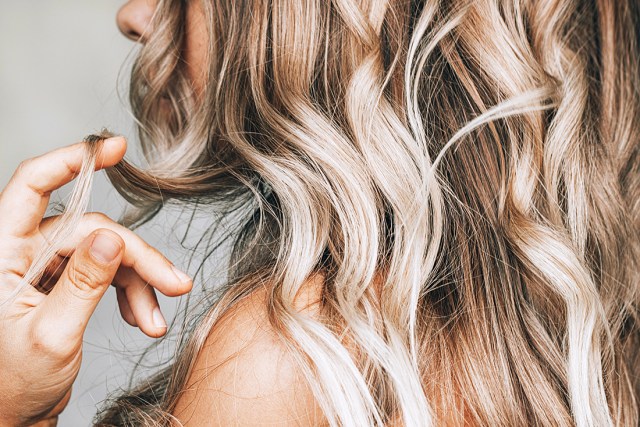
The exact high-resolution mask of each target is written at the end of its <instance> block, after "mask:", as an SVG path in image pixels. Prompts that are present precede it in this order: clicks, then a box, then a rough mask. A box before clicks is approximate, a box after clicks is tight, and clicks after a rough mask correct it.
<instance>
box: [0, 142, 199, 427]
mask: <svg viewBox="0 0 640 427" xmlns="http://www.w3.org/2000/svg"><path fill="white" fill-rule="evenodd" d="M125 151H126V141H125V140H124V138H121V137H116V138H112V139H110V140H107V141H105V142H104V144H103V146H102V149H101V154H100V156H99V158H98V165H99V167H98V168H103V167H108V166H112V165H114V164H116V163H117V162H118V161H120V160H121V159H122V157H123V156H124V153H125ZM83 153H84V146H83V144H80V143H79V144H74V145H70V146H67V147H64V148H60V149H57V150H55V151H52V152H50V153H47V154H45V155H42V156H40V157H37V158H34V159H30V160H27V161H25V162H23V163H22V164H21V165H20V167H19V168H18V169H17V170H16V172H15V173H14V175H13V177H12V178H11V180H10V181H9V183H8V184H7V186H6V188H4V189H3V190H2V193H0V316H1V321H0V366H1V367H2V381H0V403H1V404H0V426H23V425H30V424H33V423H35V422H39V424H38V425H55V423H56V419H57V417H58V415H59V414H60V413H61V412H62V411H63V410H64V408H65V406H66V404H67V402H68V400H69V397H70V395H71V386H72V384H73V382H74V380H75V378H76V376H77V374H78V371H79V369H80V362H81V358H82V337H83V334H84V331H85V328H86V326H87V323H88V321H89V318H90V317H91V314H92V313H93V311H94V310H95V308H96V306H97V304H98V302H99V301H100V299H101V297H102V296H103V295H104V293H105V291H106V290H107V288H108V287H109V285H110V284H112V283H113V284H114V285H115V286H116V288H117V292H118V295H119V298H118V300H119V305H120V311H121V313H122V315H123V317H124V318H125V320H126V321H127V322H128V323H131V324H134V325H138V326H139V327H140V329H141V330H142V331H143V332H144V333H145V334H147V335H149V336H151V337H160V336H162V335H164V334H165V333H166V329H167V327H166V323H165V321H164V319H163V317H162V315H161V314H160V311H159V307H158V302H157V299H156V295H155V291H154V289H153V288H156V289H158V290H159V291H161V292H162V293H164V294H167V295H171V296H175V295H181V294H184V293H186V292H188V291H189V290H190V289H191V287H192V282H191V280H190V279H189V278H188V277H187V276H186V275H184V273H180V272H178V271H177V270H175V269H174V267H173V266H172V264H171V262H170V261H169V260H167V259H166V258H165V257H164V256H163V255H162V254H160V253H159V252H158V251H157V250H155V249H153V248H152V247H151V246H149V245H148V244H147V243H145V242H144V241H143V240H142V239H141V238H140V237H138V236H136V235H135V234H134V233H133V232H131V231H129V230H127V229H126V228H124V227H122V226H120V225H118V224H117V223H116V222H114V221H112V220H111V219H109V218H107V217H106V216H104V215H102V214H87V215H85V217H84V218H83V219H82V221H81V224H80V226H79V227H78V229H77V231H76V232H75V234H74V235H73V236H72V237H71V238H70V239H69V240H68V241H67V242H64V246H63V248H62V250H61V251H60V252H59V259H60V260H62V263H61V266H63V267H64V269H63V270H62V273H61V274H59V275H57V274H53V275H52V276H53V277H48V278H46V280H47V282H49V283H50V285H47V287H48V288H49V289H50V292H49V293H48V294H47V293H43V292H40V291H39V290H38V289H36V287H35V286H34V287H31V286H29V287H27V288H26V289H25V290H24V291H23V292H21V293H20V294H19V296H18V297H17V298H11V294H12V291H13V290H14V289H16V287H17V286H18V285H19V283H20V279H21V278H22V276H23V275H24V274H25V273H26V271H27V269H28V268H29V265H30V264H31V262H32V260H33V259H34V257H35V255H36V254H37V252H38V251H39V250H40V248H41V247H42V246H43V245H44V244H45V242H46V239H47V236H48V235H49V233H50V232H51V230H52V226H53V224H54V223H55V221H56V218H55V217H49V218H43V215H44V214H45V210H46V208H47V204H48V201H49V196H50V194H51V192H52V191H54V190H56V189H58V188H60V187H61V186H62V185H64V184H66V183H68V182H70V181H71V180H72V179H73V178H74V177H75V175H76V174H77V173H78V171H79V169H80V166H81V164H82V159H83ZM147 284H150V285H151V286H149V285H147ZM36 285H38V284H36ZM25 367H28V368H27V369H25Z"/></svg>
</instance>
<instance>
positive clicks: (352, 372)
mask: <svg viewBox="0 0 640 427" xmlns="http://www.w3.org/2000/svg"><path fill="white" fill-rule="evenodd" d="M118 21H119V25H120V28H121V29H122V31H123V32H124V33H125V34H126V35H128V36H129V37H130V38H132V39H134V40H139V41H141V42H142V43H143V45H144V47H143V49H142V51H141V53H140V56H139V58H138V60H137V62H136V65H135V67H134V70H133V79H132V85H131V101H132V105H133V108H134V111H135V113H136V117H137V118H138V120H139V121H140V136H141V140H142V142H143V146H144V147H145V152H146V153H147V156H148V158H149V160H150V162H151V164H152V165H153V167H152V168H151V170H152V171H153V173H151V172H145V171H140V170H138V169H135V168H133V167H131V166H129V165H128V166H126V167H124V166H122V165H123V164H122V163H118V162H119V161H120V160H121V158H122V156H123V153H124V150H125V146H124V141H123V140H122V139H121V138H112V139H109V140H107V141H105V142H104V143H103V145H102V149H101V151H100V154H99V155H98V154H97V152H95V153H94V154H96V155H98V157H97V159H98V161H97V164H98V165H101V166H103V167H106V168H109V174H110V177H111V179H112V181H113V183H114V185H115V186H116V187H117V188H118V189H119V190H120V191H121V193H122V194H124V195H125V196H126V197H128V198H129V199H130V200H131V201H132V202H134V203H135V204H136V205H137V206H138V207H139V208H140V211H139V212H138V215H137V217H136V218H133V219H134V220H138V223H139V222H140V221H145V220H149V219H150V218H151V217H152V216H153V214H154V213H155V212H157V210H158V209H159V207H160V206H161V203H162V201H163V200H167V199H176V200H181V201H185V202H187V201H191V202H193V201H195V202H198V203H203V202H212V203H214V202H215V203H217V204H219V206H224V207H226V208H227V209H229V210H231V209H233V210H235V212H236V213H238V212H239V213H238V215H243V214H244V217H242V218H243V221H242V226H240V227H239V228H238V230H235V231H233V233H232V234H230V235H231V236H233V238H234V239H235V245H234V248H233V253H232V258H231V264H230V267H229V283H228V285H226V286H224V287H223V288H222V289H220V290H217V291H216V292H215V293H213V291H212V294H213V295H215V303H214V304H212V305H211V306H210V307H206V310H205V311H204V313H203V316H201V317H199V318H197V321H196V322H195V326H194V328H193V330H191V331H190V334H189V339H188V340H186V341H185V343H184V345H182V346H181V348H180V349H179V351H178V353H177V355H176V357H175V360H174V361H173V363H172V364H171V366H169V367H168V368H166V369H165V370H163V371H161V372H160V373H159V374H158V375H156V376H155V377H153V378H151V379H149V380H147V381H144V382H143V383H141V384H140V385H139V386H138V387H136V388H134V389H132V390H130V391H128V392H126V393H124V394H122V395H120V396H115V397H114V398H113V400H112V401H111V402H109V404H108V405H106V407H105V408H104V409H103V410H102V411H101V412H100V413H99V415H98V417H97V421H96V422H97V424H98V425H118V426H120V425H127V426H129V425H180V424H181V425H187V426H200V425H220V426H228V425H332V426H338V425H341V426H369V425H376V426H392V425H393V426H399V425H403V426H425V425H491V426H499V425H504V426H516V425H518V426H519V425H554V426H556V425H562V426H571V425H578V426H607V425H623V426H637V425H638V420H639V418H638V402H639V401H638V397H639V393H640V363H639V360H638V353H639V350H640V339H639V338H640V335H639V334H640V332H639V323H638V321H639V318H638V315H639V313H638V309H639V306H640V301H639V292H638V278H639V269H638V246H639V244H638V243H639V242H638V232H639V225H640V222H639V219H640V203H639V201H640V198H639V197H638V196H639V191H640V186H639V177H640V173H639V171H640V164H639V163H640V157H639V155H638V151H639V150H638V147H639V146H638V140H639V138H640V92H638V90H637V88H638V84H639V83H640V67H639V65H638V58H639V57H638V54H639V51H640V49H639V46H638V45H639V40H640V6H639V5H638V3H637V2H636V1H634V0H619V1H615V2H613V1H609V0H598V1H596V0H537V1H534V0H514V1H507V0H505V1H498V0H474V1H456V2H447V1H438V0H423V1H410V0H406V1H395V2H387V1H384V0H381V1H354V0H333V1H326V0H304V1H298V2H293V1H285V0H243V1H223V0H213V1H199V0H191V1H188V2H180V1H170V0H166V1H163V0H161V1H159V2H158V3H155V2H153V1H148V0H131V1H129V2H128V3H127V4H126V5H125V6H124V7H123V8H122V9H121V11H120V13H119V15H118ZM82 152H83V150H82V146H71V147H70V148H65V149H62V150H59V151H56V152H53V153H50V154H48V155H45V156H44V157H42V158H39V159H36V160H33V161H30V162H27V163H26V164H25V165H24V166H23V167H22V168H20V169H19V170H18V171H17V173H16V175H15V176H14V178H13V179H12V181H11V183H10V184H9V185H8V186H7V188H6V189H5V190H4V192H3V193H2V198H1V199H0V206H1V210H2V213H3V214H2V215H0V218H2V220H1V221H2V222H1V225H2V227H1V229H2V233H3V234H2V236H3V237H2V245H0V246H1V247H2V251H4V252H6V253H5V254H3V256H2V257H0V258H1V259H2V260H3V261H2V262H3V271H6V272H8V273H6V274H5V276H7V278H6V279H5V280H4V281H5V282H6V283H7V284H8V285H5V287H6V288H7V289H10V288H11V284H12V283H17V282H19V281H20V279H21V278H22V276H24V272H25V271H26V270H27V269H28V268H29V262H30V260H31V259H32V257H33V256H34V255H33V254H34V251H35V249H34V248H37V246H35V245H36V243H34V242H41V241H42V239H43V238H44V237H43V236H47V235H48V231H47V230H48V229H49V228H50V227H51V223H52V222H54V223H55V219H45V220H44V221H43V222H40V218H41V216H42V214H43V210H44V207H45V206H46V202H47V195H48V194H49V192H50V191H51V190H52V189H54V188H57V187H58V186H60V185H61V184H62V183H64V182H66V181H68V180H70V179H71V178H72V177H73V176H74V174H75V173H76V172H77V171H78V170H79V168H80V165H81V164H82V163H83V157H82ZM84 164H85V167H86V165H87V164H93V163H92V162H87V161H86V160H85V161H84ZM114 165H116V166H115V167H113V168H111V167H112V166H114ZM118 165H120V166H118ZM80 175H81V177H86V176H87V175H88V174H87V173H81V174H80ZM156 187H157V188H159V189H160V190H162V191H161V193H162V194H159V193H158V192H156V191H153V190H151V189H153V188H156ZM23 206H31V207H32V209H31V211H30V212H29V216H28V218H27V217H26V216H25V215H24V212H23V210H24V209H23V208H22V207H23ZM16 211H20V215H16V214H15V212H16ZM247 212H248V213H247ZM12 215H14V216H12ZM25 218H27V219H25ZM97 228H99V230H98V231H93V234H91V231H92V230H95V229H97ZM87 235H89V237H88V238H86V239H84V240H83V238H84V237H85V236H87ZM94 236H97V237H95V240H92V239H93V238H94ZM103 237H104V238H107V239H108V240H104V242H105V243H104V246H103V243H102V242H103ZM38 239H40V240H38ZM92 241H93V244H94V245H98V246H97V249H95V250H94V253H95V254H96V256H95V257H92V256H91V253H92V250H91V249H90V247H91V242H92ZM78 242H80V243H78ZM96 242H97V243H96ZM107 242H108V244H107ZM61 246H63V247H62V248H61V249H60V251H59V253H60V256H61V257H63V258H64V259H65V260H66V269H65V272H64V273H63V274H62V276H61V277H60V278H59V279H58V281H57V282H56V284H55V286H53V289H52V290H51V292H50V293H49V294H48V295H45V293H43V292H38V291H35V290H30V291H29V292H28V293H26V294H24V295H26V296H25V297H24V298H25V299H23V300H22V301H20V304H21V305H20V306H19V307H20V310H18V309H17V308H16V307H17V306H16V304H17V303H16V302H12V303H11V304H12V305H8V306H9V307H11V309H12V310H14V311H12V312H10V313H12V315H11V316H9V317H6V318H5V320H3V326H1V327H2V328H3V329H4V331H11V339H9V338H6V337H8V336H9V335H8V333H3V334H1V335H0V342H1V343H2V344H1V348H2V351H0V354H1V355H2V356H0V363H1V364H2V366H3V372H8V373H9V374H8V375H7V377H8V378H9V380H8V382H7V381H4V382H3V384H1V385H0V396H2V399H3V403H4V404H3V405H2V407H1V408H0V415H2V417H3V418H2V419H3V420H6V421H5V424H7V425H17V424H25V423H28V422H35V421H38V420H46V419H55V416H56V415H57V414H59V413H60V411H61V410H62V408H64V405H65V402H66V399H68V393H69V391H70V387H71V383H72V382H73V378H74V377H75V374H76V373H77V369H78V368H77V367H78V364H79V358H80V348H81V336H82V331H83V329H84V325H85V324H86V319H87V318H88V317H89V316H90V313H91V311H92V309H93V307H94V306H95V303H96V302H97V300H98V299H99V297H100V295H101V294H102V292H104V288H105V287H106V286H107V284H108V283H110V282H111V281H113V282H114V283H115V284H116V286H117V288H118V294H119V295H120V296H121V297H120V298H119V302H120V309H121V311H122V314H123V316H124V318H125V319H126V320H127V321H128V322H129V323H131V324H133V325H139V326H140V328H141V329H142V330H143V331H145V332H146V333H147V334H149V335H152V336H159V335H162V334H163V333H164V331H165V325H164V322H163V321H162V319H161V317H159V316H158V313H157V312H156V311H155V307H156V305H155V299H154V298H155V297H154V294H153V292H152V291H151V290H150V288H148V287H145V286H144V283H146V282H150V283H151V284H152V285H153V286H154V287H155V288H156V289H158V290H160V291H161V292H164V293H167V294H171V295H179V294H182V293H185V292H187V291H188V289H189V288H190V286H191V282H190V280H188V278H187V279H185V280H182V279H184V278H183V277H182V274H180V273H177V274H174V273H173V272H172V269H171V267H170V265H169V264H168V263H167V262H166V261H165V260H164V259H163V258H162V256H161V255H159V254H158V253H156V252H155V251H154V250H152V249H150V248H148V247H146V246H145V245H144V244H143V242H141V241H140V240H138V238H137V237H135V235H133V234H132V233H131V232H129V231H128V230H126V229H124V228H122V227H120V226H117V225H115V224H114V223H112V222H110V220H108V219H106V218H103V217H96V216H95V215H93V216H89V217H88V219H84V220H82V221H80V227H79V231H76V232H75V234H74V237H73V238H70V239H69V242H66V243H65V245H61ZM114 277H115V279H114ZM49 282H51V281H49ZM3 285H4V283H3ZM34 289H35V288H34ZM47 289H49V288H48V287H46V286H45V291H46V290H47ZM131 289H138V290H139V292H133V291H131ZM142 289H144V291H142ZM16 313H17V314H16ZM62 313H64V315H62ZM154 320H155V321H156V322H155V323H154ZM52 328H54V329H52ZM52 330H55V331H56V333H52ZM4 331H3V332H4ZM16 343H17V344H16ZM43 354H44V355H46V357H42V355H43ZM25 361H26V362H28V366H30V367H33V368H32V369H30V370H29V371H28V372H24V369H23V368H24V366H25ZM60 368H62V369H60ZM65 396H66V397H65ZM24 402H29V403H28V404H24Z"/></svg>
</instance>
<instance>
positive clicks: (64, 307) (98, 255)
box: [40, 229, 124, 337]
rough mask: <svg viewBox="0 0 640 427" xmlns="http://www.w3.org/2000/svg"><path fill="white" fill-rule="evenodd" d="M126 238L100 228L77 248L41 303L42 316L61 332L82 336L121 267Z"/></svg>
mask: <svg viewBox="0 0 640 427" xmlns="http://www.w3.org/2000/svg"><path fill="white" fill-rule="evenodd" d="M123 249H124V241H123V240H122V238H121V237H120V236H119V235H118V234H117V233H115V232H113V231H111V230H107V229H98V230H96V231H94V232H93V233H91V234H90V235H89V236H88V237H87V238H85V239H84V240H83V241H82V242H81V243H80V245H78V247H77V248H76V250H75V252H74V253H73V255H72V256H71V259H70V260H69V263H68V264H67V267H66V268H65V270H64V272H63V273H62V276H61V277H60V280H58V283H56V285H55V286H54V287H53V289H52V290H51V293H50V294H49V295H48V296H47V298H45V300H44V302H43V304H42V305H41V306H40V309H41V310H42V312H41V313H40V315H41V316H42V318H44V319H47V321H48V323H49V325H55V328H56V329H58V332H61V333H63V334H65V335H67V334H69V335H71V336H75V337H81V336H82V334H83V333H84V330H85V328H86V326H87V323H88V322H89V318H90V317H91V315H92V314H93V312H94V310H95V308H96V306H97V305H98V302H99V301H100V299H101V298H102V296H103V295H104V292H105V291H106V290H107V288H108V287H109V285H110V284H111V281H112V280H113V277H114V276H115V274H116V271H117V270H118V267H119V266H120V261H121V260H122V254H123V252H124V251H123Z"/></svg>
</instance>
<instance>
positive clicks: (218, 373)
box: [173, 279, 323, 426]
mask: <svg viewBox="0 0 640 427" xmlns="http://www.w3.org/2000/svg"><path fill="white" fill-rule="evenodd" d="M319 288H321V284H320V282H318V280H317V279H314V280H313V281H310V282H309V284H308V285H306V286H305V289H304V290H303V291H302V292H301V295H299V298H298V299H297V301H296V302H297V308H298V309H299V310H314V306H315V305H316V302H317V301H318V299H317V298H318V296H319V294H320V292H319ZM266 292H267V291H266V290H264V289H263V290H259V291H256V292H254V293H253V294H251V295H249V296H248V297H246V298H245V299H243V300H242V301H241V302H239V303H238V304H236V305H235V306H234V307H233V308H232V309H231V310H229V311H228V312H227V313H225V315H224V316H223V317H222V318H221V319H220V320H219V321H218V322H217V323H216V325H215V326H214V327H213V329H212V330H211V332H210V334H209V336H208V338H207V340H206V344H205V346H204V348H203V350H202V351H201V352H200V354H199V355H198V356H197V359H196V363H195V368H194V370H193V372H192V374H191V377H190V378H189V380H188V382H187V387H186V390H185V391H184V393H183V395H182V396H181V397H180V400H179V401H178V404H177V406H176V408H175V410H174V411H173V412H174V415H175V416H176V417H177V418H178V419H179V420H180V422H182V424H183V425H184V426H204V425H206V426H264V425H270V426H307V425H319V424H323V416H322V411H321V410H320V408H319V407H318V405H317V403H316V401H315V399H314V397H313V393H312V392H311V390H310V387H309V385H308V384H307V382H306V380H305V379H304V377H303V375H302V373H301V371H300V369H299V368H298V367H297V364H296V362H295V360H294V358H293V356H292V355H291V354H290V351H289V350H288V349H287V348H286V347H285V345H284V344H283V343H282V341H281V340H280V338H279V337H278V336H277V334H276V332H275V330H273V328H272V326H271V324H270V322H269V319H268V312H267V307H266V298H267V293H266Z"/></svg>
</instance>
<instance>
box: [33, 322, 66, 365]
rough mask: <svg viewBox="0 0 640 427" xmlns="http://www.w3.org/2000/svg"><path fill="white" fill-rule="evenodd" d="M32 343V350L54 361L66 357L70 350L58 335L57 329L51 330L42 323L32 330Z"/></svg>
mask: <svg viewBox="0 0 640 427" xmlns="http://www.w3.org/2000/svg"><path fill="white" fill-rule="evenodd" d="M29 338H30V343H31V347H32V350H33V351H34V352H36V353H38V354H43V355H47V356H49V357H52V358H54V359H59V358H63V357H65V356H66V354H67V352H68V349H67V347H68V346H67V345H66V343H64V342H62V339H61V337H58V335H57V334H56V330H55V328H51V327H49V326H48V325H45V324H43V323H42V322H39V323H36V324H35V325H34V326H33V327H32V328H31V336H30V337H29Z"/></svg>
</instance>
